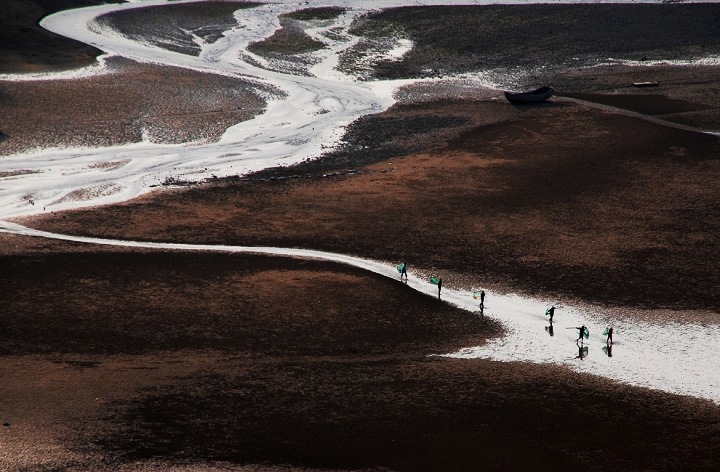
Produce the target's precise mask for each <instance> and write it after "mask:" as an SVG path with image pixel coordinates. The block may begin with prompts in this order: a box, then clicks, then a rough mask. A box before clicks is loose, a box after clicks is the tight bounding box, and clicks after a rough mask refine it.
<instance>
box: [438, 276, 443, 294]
mask: <svg viewBox="0 0 720 472" xmlns="http://www.w3.org/2000/svg"><path fill="white" fill-rule="evenodd" d="M440 290H442V277H438V298H440Z"/></svg>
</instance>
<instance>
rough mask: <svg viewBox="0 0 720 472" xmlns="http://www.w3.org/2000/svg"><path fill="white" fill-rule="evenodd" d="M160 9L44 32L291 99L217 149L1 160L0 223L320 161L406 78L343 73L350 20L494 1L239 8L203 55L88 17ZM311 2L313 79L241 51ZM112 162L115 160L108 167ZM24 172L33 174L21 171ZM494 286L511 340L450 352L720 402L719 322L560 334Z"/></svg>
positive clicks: (466, 300) (562, 328) (5, 227)
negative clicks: (322, 22) (361, 78)
mask: <svg viewBox="0 0 720 472" xmlns="http://www.w3.org/2000/svg"><path fill="white" fill-rule="evenodd" d="M165 3H166V2H165V1H158V0H150V1H142V2H132V3H130V4H123V5H102V6H98V7H92V8H86V9H81V10H73V11H68V12H61V13H58V14H56V15H53V16H51V17H48V18H46V19H45V20H44V21H43V26H44V27H46V28H48V29H50V30H51V31H54V32H56V33H59V34H62V35H64V36H68V37H71V38H74V39H77V40H80V41H83V42H85V43H88V44H91V45H93V46H96V47H98V48H100V49H102V50H104V51H106V52H107V53H108V55H112V56H122V57H127V58H131V59H134V60H137V61H140V62H151V63H156V64H166V65H170V66H178V67H185V68H191V69H194V70H198V71H204V72H208V73H220V74H227V75H232V76H237V77H249V78H251V79H252V80H256V81H261V82H263V83H266V84H269V85H272V86H274V87H277V88H278V89H280V90H282V91H283V92H284V96H283V97H282V98H278V97H276V98H275V99H273V100H271V101H270V103H269V106H268V109H267V111H266V112H265V113H263V114H262V115H260V116H258V117H257V118H255V119H253V120H250V121H246V122H243V123H239V124H238V125H236V126H233V127H231V128H229V129H228V130H227V131H226V133H225V134H224V135H223V137H222V139H221V140H220V141H219V142H217V143H213V144H203V145H160V144H155V143H150V142H142V143H136V144H130V145H124V146H115V147H108V148H91V149H56V150H45V151H41V152H29V153H24V154H20V155H14V156H8V157H3V158H0V175H4V176H6V177H3V178H0V218H5V219H7V218H10V217H15V216H24V215H33V214H37V213H42V212H44V211H56V210H62V209H68V208H77V207H82V206H87V205H96V204H106V203H114V202H119V201H124V200H128V199H130V198H133V197H136V196H138V195H140V194H143V193H145V192H147V191H149V190H150V189H152V188H153V187H154V186H157V185H158V184H160V183H162V182H163V181H165V180H166V179H167V178H168V177H173V178H179V179H183V180H202V179H204V178H208V177H210V176H212V175H215V176H227V175H238V174H245V173H248V172H251V171H254V170H259V169H262V168H266V167H269V166H274V165H289V164H293V163H297V162H300V161H303V160H305V159H306V158H308V157H314V156H318V155H319V154H320V153H321V152H323V146H327V145H328V144H332V143H334V142H337V140H338V139H339V137H340V136H341V135H342V130H343V128H342V127H343V126H344V125H347V124H349V123H350V122H352V121H353V120H355V119H356V118H358V117H360V116H362V115H365V114H368V113H375V112H379V111H382V110H384V109H386V108H387V107H389V106H390V105H391V104H392V103H393V98H392V94H393V91H394V90H395V89H397V87H398V86H400V85H403V84H406V83H408V81H392V82H390V81H377V82H363V83H359V82H355V81H353V80H351V79H350V78H348V77H347V76H344V75H342V74H340V73H339V72H337V71H336V69H335V68H334V66H335V65H336V64H337V55H338V53H339V52H340V51H341V50H343V49H345V48H347V47H349V46H350V45H352V44H353V41H355V40H354V39H352V37H350V36H348V35H344V34H342V32H343V31H347V29H348V27H349V25H350V23H351V22H352V20H353V19H354V18H355V17H357V16H358V15H360V14H363V13H365V12H366V11H367V10H368V9H378V8H381V7H387V6H401V5H428V4H433V3H439V4H481V3H491V2H480V1H478V2H468V1H462V2H461V1H448V0H443V1H437V2H434V1H430V0H427V1H424V0H423V1H421V0H418V1H385V0H380V1H375V0H372V1H356V0H352V1H351V0H340V1H334V2H318V1H314V2H311V3H310V4H308V3H306V2H288V3H282V4H268V5H263V6H259V7H257V8H253V9H242V10H239V11H238V12H237V13H236V19H237V20H238V26H237V27H235V28H233V29H232V30H229V31H227V32H226V33H225V36H224V37H223V38H222V39H221V40H219V41H216V42H214V43H212V44H201V48H202V52H201V53H200V55H199V56H198V57H195V56H187V55H183V54H180V53H175V52H171V51H167V50H164V49H160V48H157V47H153V46H151V45H149V44H144V43H141V42H136V41H131V40H129V39H127V38H124V37H122V36H121V35H119V34H117V33H115V32H113V31H111V30H108V29H101V28H97V27H96V26H93V19H94V18H95V17H96V16H98V15H100V14H104V13H107V12H111V11H116V10H123V9H128V8H135V7H137V6H148V5H160V4H165ZM172 3H174V4H177V3H179V2H172ZM494 3H500V2H494ZM502 3H533V2H523V1H515V2H502ZM545 3H569V2H545ZM575 3H577V2H575ZM648 3H652V2H648ZM309 6H312V7H318V6H344V7H347V8H348V11H347V13H346V14H344V15H343V16H341V17H339V18H338V19H336V20H335V21H334V22H333V24H332V25H328V26H324V27H319V28H317V29H314V30H312V31H309V33H310V34H311V35H313V36H314V37H317V38H322V39H323V41H324V42H326V43H329V48H328V49H327V50H324V51H322V52H320V53H318V54H319V57H318V63H317V65H315V66H314V67H313V68H312V72H313V73H314V75H315V76H314V77H299V76H292V75H288V74H283V73H279V72H273V71H270V70H267V69H265V68H260V67H257V66H256V65H255V64H259V65H262V64H264V63H265V61H264V59H262V58H260V57H256V56H254V55H252V54H251V53H249V52H247V51H245V48H246V46H247V45H248V44H249V43H251V42H253V41H258V40H261V39H262V38H264V37H267V36H269V35H270V34H272V32H273V31H274V30H275V29H277V28H278V27H279V20H278V15H279V14H282V13H287V12H290V11H293V10H296V9H301V8H307V7H309ZM329 28H335V30H334V33H333V34H332V35H325V34H324V33H325V31H326V30H327V29H329ZM337 28H339V30H338V29H337ZM328 37H332V38H333V40H329V39H328ZM409 47H410V45H409V44H407V43H405V42H399V43H398V44H397V45H396V47H395V48H394V49H393V50H391V51H388V52H387V54H388V55H401V54H403V53H404V51H406V50H408V48H409ZM99 73H104V67H103V65H102V62H100V64H99V65H96V66H93V67H89V68H86V69H83V70H79V71H73V72H68V73H63V74H42V75H28V76H21V77H20V76H0V80H37V79H44V80H47V79H49V78H53V77H63V78H72V77H81V76H88V75H93V74H99ZM465 80H475V81H476V82H477V83H478V84H479V85H483V86H486V87H493V86H494V87H499V86H500V85H502V84H500V83H498V82H497V78H496V77H495V78H493V80H490V79H488V77H487V76H483V75H477V76H475V77H472V76H471V77H469V79H468V78H467V77H466V79H465ZM106 163H113V164H112V165H103V164H106ZM118 163H120V164H118ZM99 164H100V165H99ZM27 170H32V171H33V173H24V171H27ZM80 196H82V197H80ZM0 231H7V232H13V233H19V234H27V235H33V236H41V237H52V238H59V239H67V240H75V241H84V242H88V243H95V244H117V245H124V246H132V247H151V248H172V249H177V250H212V251H231V252H237V251H245V252H260V253H267V254H284V255H290V256H300V257H316V258H322V259H328V260H334V261H338V262H342V263H346V264H351V265H354V266H358V267H362V268H365V269H367V270H371V271H373V272H377V273H380V274H383V275H386V276H388V277H397V276H398V274H397V272H396V271H395V269H394V268H393V267H390V266H389V265H387V264H382V263H378V262H373V261H367V260H363V259H359V258H355V257H350V256H344V255H339V254H329V253H320V252H317V251H302V250H292V249H282V248H241V247H233V246H208V245H183V244H159V243H140V242H127V241H109V240H101V239H91V238H78V237H70V236H63V235H56V234H50V233H44V232H40V231H35V230H31V229H28V228H24V227H22V226H19V225H16V224H13V223H7V222H3V221H0ZM408 284H409V285H410V286H412V287H414V288H415V289H417V290H419V291H421V292H424V293H428V294H431V295H433V294H436V287H435V286H433V285H431V284H429V283H428V282H427V281H425V280H421V279H418V278H416V277H413V276H412V274H411V276H410V280H409V281H408ZM486 292H488V293H487V300H486V304H485V310H484V314H485V315H487V316H490V317H492V318H494V319H497V320H499V321H501V322H502V323H503V325H504V326H505V327H506V329H507V331H508V335H507V336H505V337H502V338H498V339H495V340H492V341H490V342H489V343H488V344H487V345H484V346H482V347H468V348H466V349H463V350H461V351H459V352H457V353H451V354H447V355H450V356H455V357H462V358H488V359H497V360H503V361H528V362H536V363H553V364H560V365H566V366H568V367H569V368H571V369H573V370H576V371H580V372H587V373H592V374H597V375H601V376H605V377H607V378H610V379H615V380H619V381H622V382H626V383H628V384H632V385H638V386H645V387H650V388H655V389H660V390H664V391H667V392H671V393H679V394H686V395H692V396H697V397H702V398H707V399H711V400H713V401H715V402H720V369H717V366H716V362H715V361H714V359H715V353H716V352H718V351H720V328H719V327H718V325H717V324H712V325H701V324H697V323H689V322H683V321H682V318H683V314H682V313H678V321H677V322H674V323H659V322H647V321H638V320H635V319H618V318H616V317H614V316H612V314H611V313H604V312H603V311H602V310H592V309H586V308H583V309H580V308H572V307H567V306H563V307H562V308H560V309H558V311H557V312H556V315H555V324H554V326H553V327H554V330H553V331H554V332H553V335H552V336H551V335H550V333H549V331H548V329H547V328H548V327H549V324H548V323H547V317H546V316H545V315H544V312H545V309H546V308H547V307H548V306H549V305H550V303H553V301H550V300H532V299H528V298H522V297H519V296H512V295H500V294H496V293H492V292H489V291H487V290H486ZM442 296H443V299H444V300H445V301H447V302H450V303H452V304H455V305H457V306H458V307H461V308H463V309H467V310H472V311H477V309H478V305H477V301H476V300H474V299H473V298H472V296H471V293H470V292H462V291H454V290H451V289H448V288H445V289H443V294H442ZM583 324H584V325H586V326H588V327H589V329H590V333H591V335H590V338H589V339H588V340H587V341H585V343H584V346H585V347H587V348H588V349H587V356H585V355H584V356H583V357H582V358H579V357H578V353H579V348H578V346H577V345H576V341H575V340H576V338H577V330H576V329H575V327H577V326H581V325H583ZM609 325H613V326H614V328H615V336H614V337H615V341H616V342H615V344H614V345H613V348H612V351H611V352H610V353H608V352H607V345H606V344H605V338H604V337H603V336H601V335H600V334H601V332H602V331H603V330H604V329H605V327H607V326H609ZM438 354H439V355H443V353H438ZM608 354H612V356H609V355H608Z"/></svg>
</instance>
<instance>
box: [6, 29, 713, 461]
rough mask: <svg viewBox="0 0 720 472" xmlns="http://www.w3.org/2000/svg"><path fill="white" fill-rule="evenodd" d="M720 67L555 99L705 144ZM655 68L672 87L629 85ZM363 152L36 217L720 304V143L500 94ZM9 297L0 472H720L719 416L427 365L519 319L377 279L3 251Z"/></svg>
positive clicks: (127, 256)
mask: <svg viewBox="0 0 720 472" xmlns="http://www.w3.org/2000/svg"><path fill="white" fill-rule="evenodd" d="M636 19H637V18H636ZM641 23H642V22H639V21H638V22H637V24H641ZM717 77H718V75H717V69H716V68H711V67H709V68H703V69H698V70H696V71H688V69H686V68H670V67H659V68H644V69H642V70H635V69H625V68H616V67H608V68H598V69H590V70H583V71H579V72H570V73H565V74H559V75H556V76H555V77H554V78H553V80H552V82H553V83H554V84H556V86H557V84H566V85H565V86H564V88H565V90H566V92H567V95H570V94H572V96H573V97H577V98H583V99H588V100H593V101H595V102H598V103H604V104H607V105H612V106H616V107H620V108H625V109H629V110H634V111H636V112H642V113H647V114H651V115H653V116H655V117H659V118H663V119H668V120H672V121H675V122H678V123H684V124H691V125H694V126H700V127H703V128H706V127H707V128H712V126H715V127H717V121H715V120H714V117H715V116H717V115H716V114H715V113H717V112H716V111H714V109H713V106H707V105H706V104H707V103H709V104H716V103H717V101H718V100H719V96H718V94H717V85H716V82H717ZM636 78H647V79H654V80H660V81H661V86H660V87H658V88H654V89H652V90H642V91H640V90H634V89H632V88H631V86H628V83H629V82H632V81H635V80H637V79H636ZM451 89H452V87H450V88H447V87H446V88H445V89H442V87H440V88H439V89H437V90H435V93H437V94H438V95H439V96H443V90H445V91H446V92H447V91H448V90H451ZM704 95H705V97H704ZM408 96H409V97H412V96H414V95H413V94H412V93H409V94H408ZM496 97H497V98H499V95H496ZM638 97H640V98H638ZM648 97H650V98H648ZM690 115H692V117H690ZM118 117H120V114H118ZM181 128H182V126H181V124H179V125H178V128H177V129H181ZM715 129H717V128H715ZM347 141H348V145H347V146H346V147H345V148H343V149H341V150H338V151H337V152H335V153H333V154H331V155H329V156H328V157H327V158H326V159H323V160H321V161H318V162H314V163H308V164H304V165H302V166H297V167H294V168H288V169H275V170H270V171H266V172H263V173H260V174H258V175H255V176H251V177H249V178H247V179H245V180H240V179H229V180H227V181H224V182H221V183H214V184H205V185H200V186H197V187H196V188H192V189H189V190H183V191H164V192H158V193H154V194H151V195H148V196H146V197H143V198H141V199H138V200H136V201H133V202H128V203H127V204H123V205H115V206H111V207H101V208H92V209H87V210H83V211H76V212H66V213H62V214H50V215H48V216H47V217H44V218H38V219H33V220H28V221H25V223H26V224H29V225H31V226H36V227H41V228H43V229H50V230H54V231H61V232H70V233H75V234H92V235H97V236H108V237H121V238H132V239H145V240H158V241H175V242H207V243H232V244H259V245H280V246H296V247H304V248H320V249H328V250H333V251H338V252H343V253H352V254H357V255H360V256H365V257H372V258H377V259H385V260H390V261H399V260H407V261H408V262H410V264H411V267H412V268H413V269H425V270H434V271H439V272H441V273H442V274H443V275H444V276H445V280H446V283H447V284H448V285H451V286H458V287H460V286H465V287H469V286H471V285H475V286H478V285H482V286H485V287H493V288H496V289H503V290H511V291H514V292H525V293H532V294H541V295H543V296H556V297H558V299H560V300H568V301H569V300H575V301H579V302H583V301H585V302H595V303H600V304H603V305H605V306H609V305H617V306H614V307H613V310H617V311H618V312H630V311H632V310H633V309H635V308H639V307H642V308H674V309H678V310H680V311H675V312H673V314H674V316H682V315H679V314H682V313H684V312H683V310H690V309H693V310H708V311H711V312H717V310H718V308H719V307H718V304H717V303H718V302H717V297H716V295H717V294H716V293H715V292H716V290H717V282H718V280H720V277H719V274H718V267H720V264H718V262H720V261H719V260H718V259H719V258H720V251H719V250H718V246H717V245H718V239H717V236H716V235H717V234H718V230H720V208H719V207H718V205H719V204H718V202H720V198H718V197H720V195H718V192H720V186H719V185H718V182H720V161H719V160H718V158H717V156H718V155H719V154H718V151H719V150H720V149H719V146H720V145H719V144H718V139H717V137H716V136H712V135H708V134H701V133H698V132H693V131H688V130H681V129H677V128H673V127H667V126H663V125H660V124H658V123H654V122H649V121H647V120H642V119H639V118H636V117H630V116H627V115H624V114H622V113H617V112H614V111H609V110H604V109H598V108H595V107H591V106H586V105H580V104H577V103H574V102H570V101H566V100H563V99H562V98H558V99H555V100H553V101H552V102H550V103H548V104H546V105H542V106H536V107H513V106H511V105H509V104H508V103H506V102H504V101H503V100H502V99H492V97H488V95H487V93H486V92H483V93H482V94H480V93H478V94H477V95H476V96H475V97H473V96H469V97H467V96H466V97H464V99H463V100H425V101H424V102H423V103H419V104H418V103H413V102H411V101H408V102H406V103H404V104H401V105H398V106H396V107H393V108H392V109H391V110H389V111H387V112H385V113H383V114H380V115H376V116H373V117H367V118H364V119H362V120H360V121H359V122H357V123H356V124H355V125H353V127H351V129H350V130H349V133H348V136H347ZM349 170H352V171H353V172H351V173H349V172H348V171H349ZM0 284H2V286H3V290H2V291H0V321H1V322H2V329H1V330H0V339H1V340H2V342H1V343H0V378H1V379H2V382H0V424H5V425H4V426H0V469H7V470H37V471H41V470H42V471H46V470H68V469H70V470H87V471H89V470H229V469H231V470H252V471H265V470H267V471H270V470H273V471H277V470H283V471H285V470H292V471H296V470H308V469H309V470H317V469H324V470H350V469H353V470H378V471H379V470H397V471H456V470H457V471H464V470H468V471H470V470H472V471H477V470H498V471H500V470H502V471H507V470H533V471H544V470H548V471H549V470H553V471H557V470H589V471H596V470H597V471H600V470H603V471H605V470H608V469H610V470H616V471H638V470H653V471H676V470H696V471H699V470H704V471H714V470H717V469H718V466H719V464H720V462H719V461H718V457H720V439H718V438H720V435H719V434H718V433H720V409H718V407H717V405H715V404H712V403H709V402H705V401H702V400H697V399H692V398H688V397H683V396H677V395H669V394H664V393H660V392H657V391H651V390H647V389H642V388H634V387H628V386H625V385H620V384H617V383H614V382H611V381H608V380H607V379H601V378H597V377H593V376H588V375H581V374H577V373H573V372H571V371H569V370H566V369H563V368H560V367H555V366H546V365H532V364H521V363H498V362H490V361H486V360H471V361H467V360H452V359H447V358H442V357H429V356H428V355H430V354H437V353H445V352H451V351H453V350H455V349H457V348H458V347H461V346H468V345H478V344H482V343H484V342H486V340H487V339H489V338H492V337H495V336H498V335H502V332H501V328H500V327H499V326H497V325H496V324H495V323H493V322H490V321H489V320H487V319H485V318H483V317H482V316H479V315H478V314H472V313H467V312H463V311H460V310H457V309H454V308H451V307H449V306H446V305H444V304H443V303H440V302H438V301H437V300H436V299H434V298H431V297H426V296H424V295H419V294H417V293H416V292H414V291H412V290H410V289H409V288H408V287H406V286H405V285H403V284H401V283H399V282H397V281H392V280H387V279H384V278H381V277H379V276H375V275H373V274H369V273H365V272H362V271H360V270H357V269H352V268H348V267H345V266H341V265H336V264H331V263H325V262H317V261H307V260H295V259H288V258H271V257H258V256H240V255H220V254H206V253H177V252H161V251H145V250H141V251H128V250H124V249H117V248H115V249H113V248H97V247H93V246H88V245H81V244H70V243H62V242H55V241H49V240H43V239H34V238H27V237H20V236H10V235H6V234H2V233H0ZM706 321H708V322H713V319H712V318H707V319H706ZM714 322H717V320H714ZM571 347H574V346H571ZM709 355H711V354H709Z"/></svg>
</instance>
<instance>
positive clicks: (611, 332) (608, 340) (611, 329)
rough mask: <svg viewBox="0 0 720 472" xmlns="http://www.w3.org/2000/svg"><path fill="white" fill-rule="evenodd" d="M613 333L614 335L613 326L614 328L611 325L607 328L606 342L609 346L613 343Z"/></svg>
mask: <svg viewBox="0 0 720 472" xmlns="http://www.w3.org/2000/svg"><path fill="white" fill-rule="evenodd" d="M612 335H613V328H612V326H610V327H609V328H608V329H607V341H606V344H607V345H608V346H610V345H612V343H613V340H612Z"/></svg>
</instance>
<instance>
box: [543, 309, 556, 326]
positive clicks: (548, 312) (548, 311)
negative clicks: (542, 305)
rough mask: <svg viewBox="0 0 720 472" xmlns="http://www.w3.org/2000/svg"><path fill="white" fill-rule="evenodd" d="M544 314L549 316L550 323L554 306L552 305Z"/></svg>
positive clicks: (553, 313)
mask: <svg viewBox="0 0 720 472" xmlns="http://www.w3.org/2000/svg"><path fill="white" fill-rule="evenodd" d="M545 314H546V315H550V323H552V321H553V316H555V306H554V305H553V306H551V307H550V308H548V309H547V311H546V312H545Z"/></svg>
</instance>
